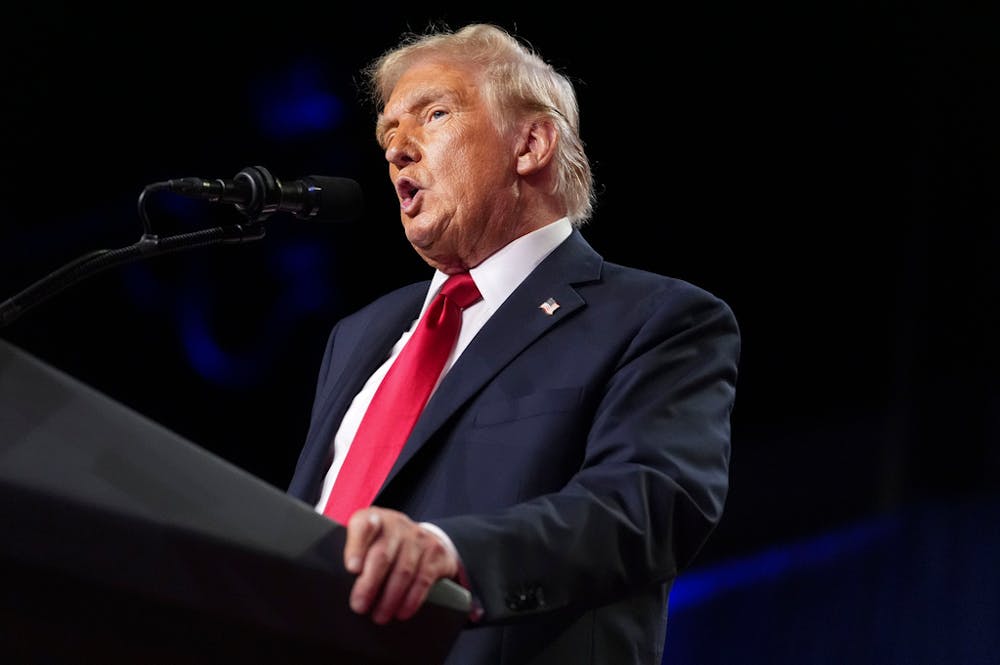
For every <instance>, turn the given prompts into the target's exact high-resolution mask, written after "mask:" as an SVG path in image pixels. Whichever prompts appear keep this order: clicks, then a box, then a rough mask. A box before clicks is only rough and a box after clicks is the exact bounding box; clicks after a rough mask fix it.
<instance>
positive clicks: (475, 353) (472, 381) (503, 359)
mask: <svg viewBox="0 0 1000 665" xmlns="http://www.w3.org/2000/svg"><path fill="white" fill-rule="evenodd" d="M601 264H602V259H601V257H600V255H598V254H597V253H596V252H595V251H594V250H593V249H592V248H591V247H590V245H589V244H588V243H587V242H586V240H584V239H583V236H582V235H580V232H579V231H578V230H574V232H573V234H572V235H570V237H569V238H567V239H566V241H565V242H563V243H562V244H561V245H560V246H559V247H557V248H556V249H555V250H554V251H553V252H552V253H551V254H550V255H549V256H548V257H546V259H545V260H544V261H542V263H541V264H539V265H538V267H537V268H536V269H535V270H534V271H533V272H532V273H531V274H530V275H528V277H527V278H526V279H525V280H524V281H523V282H522V283H521V284H520V285H519V286H518V287H517V289H515V290H514V292H513V293H511V295H510V297H508V298H507V300H506V301H505V302H504V303H503V305H501V307H500V309H498V310H497V311H496V313H495V314H494V315H493V316H492V317H491V318H490V320H489V321H488V322H487V323H486V325H485V326H483V328H482V330H480V331H479V333H478V334H477V335H476V337H475V338H474V339H473V340H472V341H471V342H470V343H469V346H468V347H466V349H465V351H463V352H462V355H461V356H460V357H459V358H458V360H457V361H456V362H455V365H454V366H453V367H452V368H451V370H450V371H449V372H448V374H447V375H446V376H445V378H444V379H443V380H442V381H441V385H440V386H438V389H437V391H435V393H434V395H433V396H432V397H431V400H430V401H429V402H428V403H427V407H426V408H425V409H424V412H423V414H421V416H420V419H419V420H418V421H417V424H416V426H415V427H414V429H413V432H412V433H411V434H410V437H409V439H407V442H406V445H405V446H404V447H403V450H402V452H401V453H400V455H399V458H398V459H397V460H396V463H395V464H394V465H393V467H392V470H391V471H390V472H389V476H388V478H387V479H386V481H385V483H384V484H383V489H384V488H385V485H387V484H388V483H389V482H391V481H392V479H393V478H394V477H395V475H396V474H397V473H398V472H399V470H400V469H401V468H402V467H403V466H404V465H405V464H406V463H407V462H408V461H409V460H410V459H411V458H412V457H413V456H414V455H415V454H416V453H417V451H418V450H420V448H421V447H422V446H423V445H424V444H425V443H426V442H427V441H428V439H429V438H430V437H431V436H432V435H433V434H434V432H436V431H437V430H438V429H439V428H440V427H441V426H442V425H443V424H444V422H445V421H447V420H448V418H450V417H451V416H452V415H453V414H454V413H455V412H456V411H457V410H458V409H460V408H461V407H462V406H463V405H464V404H465V403H466V402H467V401H468V400H469V399H470V398H471V397H472V396H473V395H474V394H475V393H476V392H478V391H479V389H480V388H482V386H483V385H485V384H486V383H487V382H489V381H490V380H491V379H492V378H493V377H494V376H496V375H497V373H499V372H500V371H501V370H502V369H503V368H504V367H505V366H506V365H507V364H508V363H510V361H511V360H513V359H514V358H515V357H516V356H517V355H518V354H519V353H520V352H521V351H523V350H524V349H525V348H526V347H527V346H528V345H530V344H531V343H532V342H534V341H535V340H536V339H538V338H539V337H540V336H542V335H544V334H545V333H546V332H547V331H549V330H550V329H552V328H553V327H554V326H557V325H559V324H560V322H561V321H563V319H566V318H568V317H569V316H570V315H571V314H572V313H573V312H574V311H576V310H577V309H579V308H581V307H583V306H584V305H585V304H586V303H585V302H584V300H583V298H581V297H580V295H579V293H577V291H576V289H575V288H574V287H573V285H574V284H579V283H582V282H588V281H593V280H596V279H599V278H600V272H601ZM550 298H551V299H552V300H554V301H555V302H556V303H558V304H559V307H558V308H556V309H555V310H554V311H553V312H552V313H551V314H547V313H546V311H545V310H544V309H543V308H541V307H540V305H541V304H542V303H545V302H546V301H548V300H549V299H550Z"/></svg>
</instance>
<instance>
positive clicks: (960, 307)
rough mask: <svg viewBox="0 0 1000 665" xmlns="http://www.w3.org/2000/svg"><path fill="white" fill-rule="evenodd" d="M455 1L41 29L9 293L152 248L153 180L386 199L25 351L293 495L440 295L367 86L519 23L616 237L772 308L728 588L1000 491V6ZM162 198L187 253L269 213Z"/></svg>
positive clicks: (714, 287)
mask: <svg viewBox="0 0 1000 665" xmlns="http://www.w3.org/2000/svg"><path fill="white" fill-rule="evenodd" d="M450 4H452V5H454V7H455V8H450V7H449V3H432V5H430V6H428V7H424V6H420V7H419V8H416V7H414V6H394V5H385V4H375V3H372V4H371V5H370V6H366V7H361V6H356V7H345V6H344V5H342V4H339V5H338V4H332V3H331V4H330V5H322V6H320V5H318V4H307V3H286V4H283V5H281V7H280V8H276V7H268V6H262V7H260V8H256V9H255V8H253V7H250V6H244V5H240V6H239V7H230V6H227V7H221V6H220V7H217V6H211V5H209V6H189V5H188V6H179V5H171V6H170V7H149V8H143V9H136V8H131V9H129V8H123V7H116V6H112V5H107V6H102V5H100V4H88V5H86V6H83V5H70V4H66V5H59V4H55V5H53V4H46V5H45V6H41V5H39V6H27V5H26V6H22V7H19V8H18V9H16V10H11V11H9V12H8V13H7V15H6V17H5V26H4V38H3V40H2V44H0V57H2V60H3V67H2V70H0V77H2V78H0V90H2V91H3V96H4V97H3V104H2V108H0V163H2V168H3V173H2V174H0V175H2V178H0V183H2V187H3V190H2V196H0V300H2V299H5V298H8V297H11V296H13V295H15V294H16V293H18V292H19V291H20V290H21V289H23V288H25V287H27V286H28V285H29V284H31V283H32V282H34V281H35V280H38V279H41V278H42V277H43V276H44V275H46V274H47V273H49V272H51V271H52V270H55V269H56V268H58V267H59V266H61V265H62V264H64V263H66V262H68V261H69V260H71V259H73V258H75V257H77V256H80V255H82V254H85V253H87V252H89V251H91V250H94V249H102V248H114V247H123V246H126V245H129V244H131V243H133V242H135V241H136V240H137V239H138V237H139V235H140V233H141V224H140V221H139V218H138V215H137V212H136V201H137V197H138V195H139V193H140V192H141V191H142V189H143V187H144V186H146V185H147V184H150V183H153V182H157V181H161V180H165V179H169V178H177V177H185V176H200V177H205V178H231V177H232V176H234V175H235V174H236V173H237V172H238V171H239V170H240V169H242V168H244V167H246V166H250V165H263V166H266V167H267V168H268V169H270V170H271V171H272V172H273V173H274V174H275V175H277V176H278V177H279V178H282V179H285V180H291V179H295V178H299V177H302V176H304V175H308V174H322V175H336V176H345V177H351V178H354V179H356V180H358V181H359V182H360V183H361V185H362V187H363V189H364V191H365V196H366V208H365V213H364V216H363V219H361V220H360V221H359V222H358V223H355V224H339V225H338V224H318V223H310V222H304V221H300V220H295V219H293V218H290V217H285V216H281V215H277V216H275V217H273V218H272V219H270V220H268V221H267V222H266V228H267V237H266V238H264V239H263V240H261V241H259V242H256V243H251V244H247V245H240V246H216V247H210V248H204V249H198V250H194V251H191V252H185V253H182V254H170V255H165V256H161V257H157V258H155V259H152V260H150V261H143V262H137V263H132V264H129V265H126V266H122V267H116V268H113V269H109V270H107V271H105V272H102V273H100V274H98V275H95V276H93V277H91V278H89V279H87V280H85V281H83V282H80V283H78V284H76V285H74V286H73V287H71V288H70V289H67V290H66V291H63V292H61V293H59V294H57V295H56V296H54V297H53V298H51V299H49V300H46V301H45V302H44V303H42V304H41V305H39V306H38V307H36V308H34V309H32V310H31V311H30V312H28V313H26V314H25V315H24V316H22V317H21V318H19V319H18V320H16V321H15V322H13V323H11V324H10V325H8V326H7V327H5V328H3V329H0V336H2V337H3V338H5V339H7V340H8V341H10V342H12V343H14V344H16V345H18V346H20V347H22V348H23V349H25V350H27V351H29V352H31V353H33V354H35V355H37V356H39V357H40V358H42V359H43V360H45V361H46V362H49V363H51V364H53V365H55V366H56V367H59V368H61V369H63V370H65V371H66V372H68V373H70V374H72V375H74V376H76V377H78V378H80V379H82V380H83V381H85V382H87V383H89V384H91V385H92V386H94V387H95V388H97V389H99V390H101V391H103V392H105V393H107V394H109V395H110V396H112V397H114V398H115V399H117V400H119V401H121V402H123V403H125V404H127V405H129V406H131V407H133V408H135V409H136V410H138V411H140V412H142V413H144V414H146V415H147V416H149V417H150V418H152V419H154V420H156V421H158V422H160V423H162V424H164V425H165V426H167V427H169V428H170V429H173V430H174V431H176V432H178V433H180V434H182V435H183V436H186V437H188V438H189V439H191V440H192V441H194V442H196V443H198V444H199V445H201V446H203V447H204V448H206V449H209V450H211V451H213V452H216V453H218V454H219V455H221V456H223V457H225V458H226V459H228V460H230V461H232V462H234V463H236V464H237V465H239V466H241V467H243V468H245V469H247V470H249V471H250V472H252V473H253V474H255V475H257V476H259V477H260V478H263V479H264V480H266V481H268V482H271V483H273V484H275V485H276V486H278V487H282V488H283V487H284V486H285V484H286V483H287V481H288V480H289V478H290V476H291V471H292V468H293V466H294V462H295V458H296V456H297V453H298V450H299V447H300V445H301V443H302V441H303V440H304V436H305V432H306V428H307V424H308V417H309V409H310V406H311V399H312V391H313V387H314V381H315V375H316V371H317V368H318V364H319V360H320V357H321V354H322V351H323V345H324V342H325V339H326V335H327V333H328V331H329V329H330V327H331V326H332V324H333V323H334V322H335V321H336V320H337V319H338V318H339V317H341V316H343V315H345V314H347V313H349V312H351V311H352V310H353V309H355V308H357V307H359V306H361V305H362V304H364V303H366V302H368V301H369V300H371V299H373V298H374V297H376V296H377V295H380V294H381V293H384V292H385V291H388V290H389V289H391V288H394V287H396V286H399V285H402V284H404V283H408V282H410V281H414V280H417V279H422V278H425V277H427V276H428V275H429V269H428V268H427V267H426V266H425V265H424V264H422V263H421V262H420V261H419V259H418V258H417V257H416V255H415V254H414V253H413V252H412V250H411V249H410V248H409V246H408V245H407V244H406V242H405V239H404V237H403V234H402V232H401V229H400V226H399V222H398V212H397V209H396V202H395V198H394V195H393V192H392V190H391V187H390V185H389V183H388V178H387V176H386V173H387V171H386V166H385V162H384V160H383V158H382V156H381V154H380V152H379V149H378V147H377V145H376V143H375V141H374V138H373V131H372V128H373V122H374V110H373V109H371V108H370V107H369V106H368V105H367V104H366V102H365V100H364V99H363V97H362V95H361V92H360V90H359V88H358V87H357V81H358V71H359V70H360V69H361V67H362V66H363V65H365V64H366V63H367V62H368V61H370V60H371V59H372V58H374V57H375V56H377V55H378V54H379V53H380V52H381V51H382V50H384V49H386V48H388V47H390V46H392V45H393V44H394V43H395V41H396V39H397V38H398V37H399V36H400V35H401V33H403V32H404V31H407V30H418V31H419V30H421V29H423V28H424V27H426V26H427V25H428V24H429V23H430V22H432V21H435V22H445V23H448V24H451V25H453V26H457V25H460V24H462V23H465V22H467V21H470V20H475V21H492V22H496V23H499V24H501V25H503V26H504V27H507V28H509V29H512V30H513V31H515V32H517V33H518V34H520V35H521V36H523V37H524V38H526V39H527V40H528V41H530V42H531V44H533V45H534V46H535V47H536V48H537V49H538V50H539V51H540V52H541V54H542V55H543V56H544V57H545V58H546V59H547V60H549V61H550V62H552V63H553V64H554V65H555V66H556V67H557V68H559V69H561V70H563V71H565V72H566V73H568V74H569V75H570V77H571V78H572V79H573V80H574V82H575V83H576V84H577V86H578V94H579V98H580V103H581V107H582V119H583V120H582V134H583V138H584V141H585V143H586V145H587V148H588V152H589V154H590V157H591V159H592V162H593V165H594V172H595V176H596V178H597V181H598V185H599V190H600V200H599V204H598V207H597V209H596V213H595V217H594V219H593V221H592V222H591V223H590V224H589V225H588V226H587V227H585V229H584V235H585V236H586V237H587V238H588V239H589V241H590V242H591V244H593V245H594V247H595V248H596V249H597V250H598V251H599V252H601V253H602V254H603V255H604V257H605V258H606V259H607V260H610V261H615V262H619V263H627V264H632V265H636V266H639V267H643V268H647V269H649V270H653V271H657V272H661V273H665V274H669V275H673V276H676V277H681V278H684V279H687V280H689V281H692V282H694V283H696V284H699V285H701V286H703V287H705V288H707V289H709V290H711V291H713V292H714V293H716V294H717V295H719V296H720V297H722V298H724V299H725V300H726V301H727V302H729V303H730V305H731V306H732V307H733V309H734V311H735V313H736V316H737V318H738V320H739V321H740V324H741V327H742V331H743V356H742V360H741V368H740V371H741V374H740V382H739V386H738V390H737V402H736V408H735V411H734V414H733V458H732V486H731V493H730V496H729V501H728V506H727V512H726V515H725V517H724V519H723V521H722V523H721V524H720V526H719V528H718V530H717V531H716V534H715V536H714V538H713V539H712V540H711V541H710V543H709V544H708V546H707V547H706V549H705V550H704V551H703V553H702V556H701V558H700V560H699V562H698V566H699V567H700V568H703V569H705V570H708V569H712V567H713V566H725V565H728V564H730V563H731V562H734V561H740V560H751V559H750V558H752V557H753V556H756V555H757V554H759V553H761V552H765V551H775V550H774V548H778V551H790V550H781V548H787V547H792V546H793V545H794V544H796V543H802V542H806V541H809V539H814V538H822V537H824V535H828V534H831V533H839V532H840V531H838V530H842V529H850V528H852V525H857V524H859V523H866V522H864V521H865V520H871V519H880V518H884V517H886V516H892V515H899V514H901V511H907V510H920V509H921V507H922V506H928V505H934V506H940V505H945V506H953V505H966V504H964V503H962V502H966V501H973V502H975V501H978V500H979V499H978V498H979V497H991V496H994V495H995V494H996V493H997V490H998V487H1000V480H998V478H1000V452H998V446H997V440H998V436H1000V417H998V412H1000V389H998V382H997V379H996V377H997V373H998V371H1000V362H998V352H997V344H996V339H997V333H998V327H997V325H996V310H997V302H998V295H1000V278H998V270H997V268H996V265H995V259H994V257H995V255H996V253H997V250H998V249H1000V238H998V236H1000V231H998V224H997V219H998V214H997V213H998V207H1000V206H998V196H997V191H998V188H997V183H998V176H1000V168H998V163H1000V162H998V157H1000V132H998V124H997V118H998V117H1000V116H998V114H997V111H998V110H1000V105H998V104H997V101H998V99H1000V94H998V90H1000V87H998V86H1000V75H998V72H1000V69H998V65H1000V46H998V45H1000V40H998V39H997V35H998V34H1000V32H998V29H1000V12H998V11H997V9H996V6H989V5H988V4H987V3H982V4H974V3H955V2H947V3H946V2H939V3H906V4H905V6H904V3H843V2H827V1H824V2H821V3H792V2H787V3H784V4H782V3H779V2H768V3H765V4H754V3H722V4H719V3H715V4H695V5H691V4H688V5H685V6H683V7H672V6H663V7H660V8H659V9H656V10H654V9H649V8H646V9H639V8H638V7H635V8H630V7H628V6H627V5H622V4H621V3H617V4H615V6H614V7H613V8H612V7H599V8H595V9H593V10H585V9H584V8H583V6H582V5H581V6H579V7H575V8H567V9H563V10H556V9H554V8H551V9H549V8H545V7H538V6H534V5H532V6H529V4H530V3H529V4H524V5H523V9H520V8H519V9H496V10H489V9H480V10H470V9H461V8H460V7H462V6H463V3H450ZM150 211H151V217H152V221H153V225H154V228H155V229H156V230H158V231H159V232H160V233H161V234H164V235H166V234H167V233H170V232H181V231H189V230H194V229H198V228H206V227H210V226H217V225H225V224H231V223H237V222H239V221H241V220H242V218H241V216H240V214H239V212H238V211H236V210H235V209H234V208H231V207H222V206H213V205H212V204H208V203H206V202H203V201H190V200H176V199H172V198H170V196H169V195H165V196H160V197H157V198H155V200H153V201H151V202H150ZM974 505H977V506H978V505H979V504H974ZM966 514H968V513H966ZM975 514H977V515H978V514H980V513H975ZM998 517H1000V515H998V514H997V513H996V511H986V512H985V513H984V516H983V521H982V523H979V522H977V523H976V524H977V525H978V526H972V527H970V528H969V529H966V531H963V533H966V532H968V533H969V534H971V535H970V536H969V538H970V539H971V541H970V542H969V543H967V547H969V548H976V547H977V544H976V543H975V542H974V541H975V540H976V538H981V537H982V535H983V534H984V533H992V531H994V530H995V528H996V521H997V518H998ZM935 524H937V522H936V523H935ZM927 537H928V538H930V539H931V540H933V536H931V535H929V536H927ZM990 542H991V543H992V544H991V545H990V546H991V547H993V548H996V549H991V550H990V552H997V554H998V557H1000V548H997V545H996V542H995V540H994V541H990ZM969 551H972V550H969ZM975 551H976V552H980V553H981V552H982V551H983V550H982V549H975ZM907 552H908V554H907V556H909V557H912V556H914V554H913V552H912V551H911V550H907ZM980 558H981V557H980ZM987 559H988V557H987ZM976 560H977V561H978V560H980V559H976ZM935 562H936V563H935V565H937V563H940V565H942V566H944V567H948V566H950V565H954V563H955V561H954V560H949V557H948V556H942V558H941V559H940V560H937V559H935ZM886 565H888V564H886ZM926 572H927V571H926V570H925V571H924V573H926ZM921 576H922V577H924V576H926V575H921ZM989 579H990V580H991V582H990V583H991V584H994V585H996V590H997V591H998V597H1000V585H997V582H996V580H997V578H996V577H995V576H994V577H992V578H989ZM991 588H992V587H991ZM933 593H937V592H936V591H935V592H933ZM943 593H946V592H943ZM930 598H931V601H930V602H935V601H937V600H940V598H939V597H938V596H934V595H931V596H930ZM996 602H997V601H992V603H993V604H991V605H989V607H990V608H991V609H990V612H992V614H989V615H988V616H990V617H1000V612H998V611H997V609H996ZM789 607H792V606H789ZM959 611H960V613H961V612H962V611H968V612H972V614H970V616H972V615H974V614H975V613H974V612H973V611H972V610H969V608H968V607H964V606H963V607H962V608H961V609H960V610H959ZM707 621H710V620H707ZM995 646H996V642H990V643H989V644H988V645H987V646H986V647H984V648H986V649H990V648H994V647H995ZM998 648H1000V647H998ZM984 653H985V652H984ZM993 655H996V653H995V652H994V654H993ZM702 662H708V661H707V660H706V659H704V658H703V659H702ZM770 662H772V663H773V662H778V661H777V660H771V661H770ZM800 662H819V661H818V660H816V659H813V660H812V661H800ZM855 662H860V661H855ZM874 662H880V661H874ZM881 662H892V661H891V660H886V661H881ZM911 662H916V661H911ZM942 662H943V661H942ZM955 662H959V661H955ZM965 662H977V661H974V660H973V659H969V660H966V661H965ZM983 662H986V661H985V660H984V661H983Z"/></svg>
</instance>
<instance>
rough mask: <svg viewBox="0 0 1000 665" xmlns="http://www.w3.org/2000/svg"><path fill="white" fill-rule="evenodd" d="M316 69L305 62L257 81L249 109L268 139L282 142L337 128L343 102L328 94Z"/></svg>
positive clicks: (342, 111) (319, 71)
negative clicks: (282, 140)
mask: <svg viewBox="0 0 1000 665" xmlns="http://www.w3.org/2000/svg"><path fill="white" fill-rule="evenodd" d="M323 79H324V77H323V72H322V70H321V69H320V67H319V66H317V65H316V64H313V63H309V62H300V63H297V64H295V65H293V66H292V67H291V68H290V69H289V70H288V71H286V72H285V73H284V74H282V75H279V76H277V77H275V78H271V79H266V78H265V79H258V80H257V81H256V82H255V84H254V90H253V105H254V108H255V116H256V118H257V126H258V129H259V130H260V132H261V133H262V134H264V135H265V136H267V137H269V138H272V139H285V138H290V137H294V136H301V135H305V134H310V133H313V132H317V131H326V130H329V129H332V128H334V127H336V126H337V125H339V124H340V122H341V120H342V119H343V117H344V109H345V105H344V102H343V101H342V100H341V99H340V98H338V97H337V96H336V95H334V94H333V93H332V92H330V91H329V90H328V89H327V87H326V85H325V82H324V80H323Z"/></svg>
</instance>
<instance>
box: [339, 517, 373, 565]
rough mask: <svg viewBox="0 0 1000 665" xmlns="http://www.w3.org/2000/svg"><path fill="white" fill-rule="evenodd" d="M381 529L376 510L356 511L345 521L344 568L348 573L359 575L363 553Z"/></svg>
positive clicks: (363, 557)
mask: <svg viewBox="0 0 1000 665" xmlns="http://www.w3.org/2000/svg"><path fill="white" fill-rule="evenodd" d="M381 528H382V518H381V516H380V515H379V514H378V511H377V510H374V509H367V510H358V511H355V513H354V514H353V515H351V519H349V520H348V521H347V540H346V542H345V543H344V567H345V568H347V570H348V572H351V573H355V574H357V573H360V572H361V566H362V564H363V563H364V559H365V553H366V552H367V551H368V548H369V547H370V546H371V544H372V542H373V541H374V540H375V538H376V537H377V536H378V534H379V531H380V530H381Z"/></svg>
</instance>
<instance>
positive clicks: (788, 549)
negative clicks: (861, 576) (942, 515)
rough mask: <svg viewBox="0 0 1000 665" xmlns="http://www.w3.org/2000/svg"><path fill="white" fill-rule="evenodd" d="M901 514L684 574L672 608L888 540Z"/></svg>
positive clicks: (698, 602) (675, 588) (676, 587)
mask: <svg viewBox="0 0 1000 665" xmlns="http://www.w3.org/2000/svg"><path fill="white" fill-rule="evenodd" d="M899 526H900V519H899V518H898V517H881V518H877V519H874V520H870V521H866V522H861V523H859V524H856V525H853V526H851V527H848V528H845V529H841V530H837V531H832V532H830V533H826V534H823V535H822V536H819V537H817V538H814V539H812V540H808V541H804V542H801V543H794V544H790V545H787V546H784V547H776V548H772V549H768V550H765V551H763V552H760V553H757V554H754V555H752V556H748V557H745V558H742V559H737V560H735V561H731V562H728V563H723V564H719V565H717V566H712V567H708V568H705V569H700V570H699V569H694V570H691V571H689V572H686V573H683V574H681V575H680V576H679V577H678V578H677V580H676V582H675V583H674V586H673V589H672V590H671V592H670V609H671V612H676V611H681V610H683V609H685V608H690V607H694V606H697V605H701V604H703V603H706V602H708V601H710V600H712V599H713V598H716V597H718V596H720V595H723V594H725V593H727V592H729V591H732V590H735V589H740V588H744V587H747V586H750V585H752V584H755V583H758V582H762V581H767V580H774V579H778V578H780V577H785V576H787V575H789V574H790V573H794V572H796V571H799V570H804V569H808V568H814V567H818V566H821V565H823V564H825V563H829V562H831V561H834V560H837V559H839V558H840V557H842V556H844V555H846V554H850V553H857V552H861V551H864V550H865V549H867V548H869V547H871V546H873V545H875V544H877V543H882V542H885V541H886V540H887V539H889V538H890V537H891V536H892V535H893V534H894V533H895V532H896V531H897V530H898V528H899Z"/></svg>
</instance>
